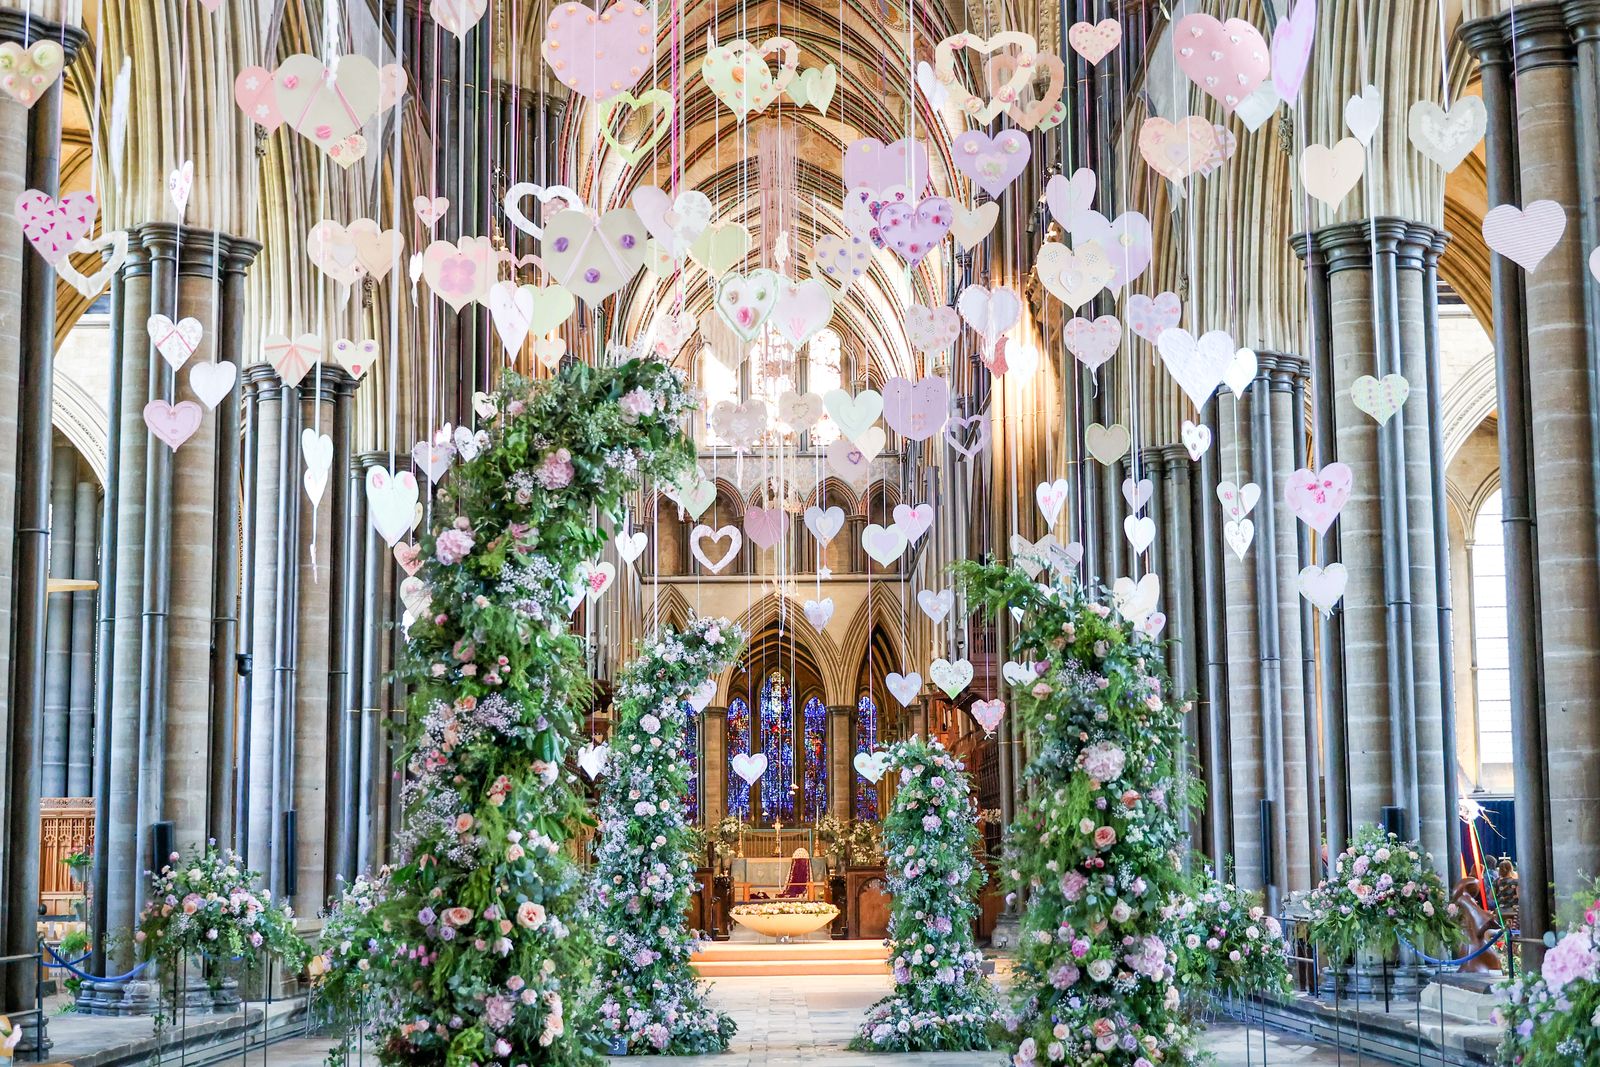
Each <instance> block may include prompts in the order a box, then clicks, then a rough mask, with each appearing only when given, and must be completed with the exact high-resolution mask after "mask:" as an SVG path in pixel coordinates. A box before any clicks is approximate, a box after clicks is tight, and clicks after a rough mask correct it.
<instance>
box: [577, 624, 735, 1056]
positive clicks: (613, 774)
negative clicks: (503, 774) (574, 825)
mask: <svg viewBox="0 0 1600 1067" xmlns="http://www.w3.org/2000/svg"><path fill="white" fill-rule="evenodd" d="M743 644H744V634H743V633H742V632H741V631H740V630H739V628H738V627H737V626H735V625H734V624H733V623H731V622H729V621H728V620H727V619H697V620H695V621H694V622H693V623H691V624H690V626H689V628H688V629H687V630H684V631H683V632H681V633H680V632H677V631H674V630H670V629H669V630H666V631H664V632H662V633H660V634H657V635H656V636H655V637H653V638H650V639H648V640H646V641H645V642H644V645H643V647H642V648H641V649H640V655H639V658H638V659H636V660H634V661H633V662H632V663H631V664H629V665H628V667H627V669H626V670H624V671H623V672H622V674H621V675H620V676H619V677H618V679H617V695H616V724H615V726H614V727H613V728H612V733H611V766H610V770H609V772H608V774H607V777H606V778H605V781H604V785H603V787H602V792H601V796H600V813H599V818H600V828H599V832H600V842H599V847H598V848H597V849H596V851H595V869H594V876H593V888H594V899H595V904H596V908H597V926H598V935H599V942H600V946H601V950H602V957H601V958H602V961H603V962H602V965H601V968H600V975H599V984H598V999H599V1001H600V1026H601V1029H602V1031H603V1032H604V1033H605V1035H606V1036H607V1037H608V1038H610V1039H615V1038H622V1039H624V1040H625V1041H626V1043H627V1049H628V1051H629V1052H630V1053H632V1054H634V1055H641V1054H646V1053H661V1054H665V1055H673V1056H682V1055H693V1054H696V1053H705V1052H723V1051H726V1050H727V1047H728V1040H729V1038H731V1037H732V1036H733V1030H734V1024H733V1020H732V1019H730V1018H728V1017H727V1016H726V1015H723V1014H721V1013H720V1012H718V1011H716V1010H714V1009H712V1008H711V1007H709V1006H708V1005H707V1004H706V1002H705V996H704V991H703V989H702V988H701V987H700V985H699V983H698V982H697V981H696V980H695V976H694V972H693V971H692V970H691V968H690V965H689V955H690V953H691V952H692V951H693V947H694V946H693V938H692V937H691V936H690V933H689V931H688V929H687V924H686V921H685V915H684V913H685V909H686V908H687V907H688V905H689V897H690V894H691V893H692V892H693V891H694V886H695V877H694V871H695V858H696V857H695V847H694V845H695V839H696V834H695V831H694V829H693V828H692V827H690V826H689V824H688V821H687V819H686V817H685V811H684V804H683V796H684V792H685V790H686V789H687V787H688V768H687V767H686V766H685V764H684V761H683V755H682V738H683V731H684V723H685V720H686V718H687V717H688V716H690V715H698V714H700V710H701V708H702V707H703V706H704V704H703V702H702V701H698V700H696V699H695V694H696V691H697V690H699V689H700V688H701V686H702V685H703V684H704V683H705V682H706V681H707V680H709V679H713V678H715V677H716V676H717V675H718V674H721V673H722V671H724V670H725V669H727V667H728V665H729V664H731V663H732V662H733V660H734V657H736V656H737V655H738V654H739V650H740V648H741V647H742V646H743Z"/></svg>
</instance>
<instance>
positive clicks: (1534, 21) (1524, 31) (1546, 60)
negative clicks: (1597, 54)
mask: <svg viewBox="0 0 1600 1067" xmlns="http://www.w3.org/2000/svg"><path fill="white" fill-rule="evenodd" d="M1596 7H1597V5H1595V4H1594V3H1592V2H1586V0H1567V2H1565V3H1542V4H1525V5H1522V4H1519V5H1518V6H1516V7H1515V8H1512V9H1511V10H1508V11H1503V12H1501V13H1500V14H1498V15H1491V16H1489V17H1488V18H1481V19H1473V20H1472V21H1471V22H1464V23H1462V24H1461V28H1460V29H1459V30H1457V31H1456V35H1457V36H1458V37H1459V38H1460V39H1461V43H1462V44H1464V45H1466V46H1467V50H1468V51H1470V52H1471V53H1472V54H1473V55H1474V56H1476V57H1477V58H1478V62H1479V63H1480V64H1503V63H1506V62H1508V61H1514V62H1515V65H1516V69H1517V73H1519V74H1521V73H1526V72H1527V71H1530V70H1537V69H1539V68H1540V67H1570V66H1572V65H1574V64H1575V63H1576V62H1577V57H1576V55H1575V53H1574V51H1573V39H1574V37H1575V36H1589V35H1592V34H1593V33H1594V28H1593V24H1594V21H1595V18H1596V14H1597V12H1596ZM1583 31H1588V32H1587V33H1585V32H1583Z"/></svg>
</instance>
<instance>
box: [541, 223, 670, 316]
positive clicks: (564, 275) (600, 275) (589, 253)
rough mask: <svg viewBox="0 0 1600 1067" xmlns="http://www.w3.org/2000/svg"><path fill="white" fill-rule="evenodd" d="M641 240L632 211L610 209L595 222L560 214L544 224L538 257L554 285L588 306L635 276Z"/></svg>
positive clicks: (643, 234) (642, 232) (641, 262)
mask: <svg viewBox="0 0 1600 1067" xmlns="http://www.w3.org/2000/svg"><path fill="white" fill-rule="evenodd" d="M645 240H646V232H645V228H644V223H643V222H642V221H641V220H640V218H639V213H638V212H637V211H634V210H633V209H632V208H627V207H624V208H613V209H612V210H610V211H607V212H606V213H605V214H604V215H602V216H600V218H599V219H594V218H591V217H590V216H589V215H588V214H587V213H586V212H582V211H563V212H560V213H559V214H557V215H556V217H555V218H553V219H551V220H550V221H549V222H548V223H546V225H545V228H544V239H543V241H542V242H541V243H540V246H539V255H540V258H541V259H543V260H544V262H545V265H546V266H547V267H549V269H550V273H551V274H552V275H554V276H555V279H556V281H558V282H560V283H561V284H562V285H564V286H566V287H567V289H568V290H569V291H571V292H572V293H573V295H575V296H576V297H577V298H578V299H579V300H582V301H583V302H584V303H585V304H589V305H591V306H593V305H595V304H598V303H599V302H600V301H602V300H604V299H605V298H606V297H608V296H610V295H611V294H612V293H614V292H616V291H617V290H619V289H621V288H622V287H623V286H624V285H626V284H628V281H629V279H631V278H632V277H633V276H634V275H635V274H637V273H639V268H640V267H642V266H644V258H645V247H644V246H645Z"/></svg>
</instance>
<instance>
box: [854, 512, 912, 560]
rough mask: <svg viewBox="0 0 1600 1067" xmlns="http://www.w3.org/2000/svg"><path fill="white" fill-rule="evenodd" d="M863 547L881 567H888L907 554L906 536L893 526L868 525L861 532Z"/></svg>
mask: <svg viewBox="0 0 1600 1067" xmlns="http://www.w3.org/2000/svg"><path fill="white" fill-rule="evenodd" d="M861 547H862V548H863V549H865V550H866V553H867V555H869V556H871V557H872V558H873V559H874V560H876V561H877V562H878V565H879V566H880V567H888V566H891V565H893V564H894V562H895V561H896V560H898V559H899V558H900V556H901V554H902V553H904V552H905V550H906V535H905V534H904V533H902V532H900V530H898V529H896V528H895V527H893V526H880V525H878V524H877V523H875V522H873V523H868V524H867V526H866V527H865V528H864V529H863V530H862V531H861Z"/></svg>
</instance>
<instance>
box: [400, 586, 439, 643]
mask: <svg viewBox="0 0 1600 1067" xmlns="http://www.w3.org/2000/svg"><path fill="white" fill-rule="evenodd" d="M400 602H401V603H402V604H404V605H405V614H404V616H403V617H402V619H401V623H400V625H401V628H402V629H405V630H409V629H410V628H411V624H412V623H413V622H415V621H416V620H417V619H418V618H419V617H421V615H422V613H423V612H425V611H428V610H430V609H431V608H432V606H433V592H432V591H431V590H430V589H429V588H428V586H427V585H426V584H425V583H424V582H423V581H422V579H421V578H417V577H409V578H406V579H405V580H403V581H402V582H401V583H400Z"/></svg>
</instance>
